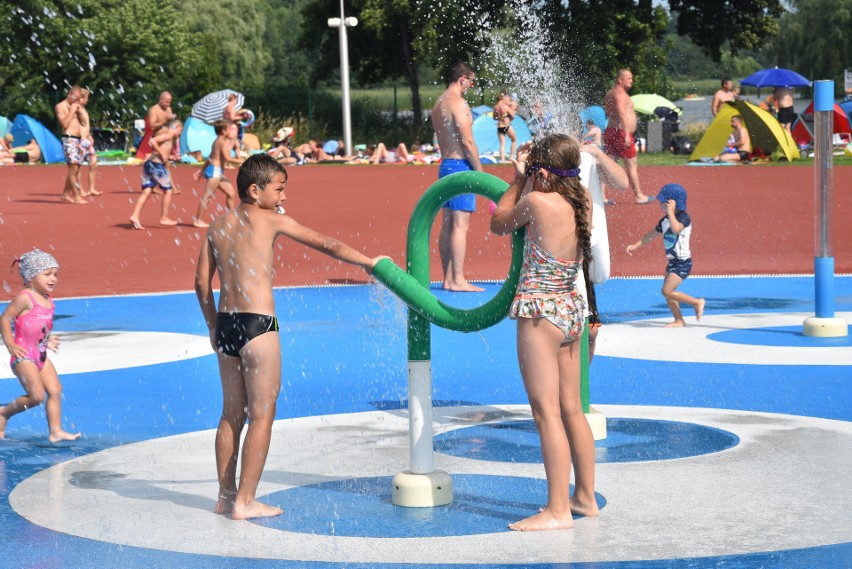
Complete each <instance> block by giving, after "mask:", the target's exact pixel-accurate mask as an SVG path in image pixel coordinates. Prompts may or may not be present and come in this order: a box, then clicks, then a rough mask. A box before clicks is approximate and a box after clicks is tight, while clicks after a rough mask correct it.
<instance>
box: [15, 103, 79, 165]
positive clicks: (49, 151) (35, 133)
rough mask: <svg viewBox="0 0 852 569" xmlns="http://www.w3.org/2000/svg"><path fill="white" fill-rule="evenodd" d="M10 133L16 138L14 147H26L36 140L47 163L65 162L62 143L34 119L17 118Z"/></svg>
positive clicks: (27, 117)
mask: <svg viewBox="0 0 852 569" xmlns="http://www.w3.org/2000/svg"><path fill="white" fill-rule="evenodd" d="M9 132H11V133H12V136H13V137H15V140H14V141H13V142H12V146H24V145H26V144H27V143H28V142H29V141H30V140H32V139H33V138H35V139H36V142H37V143H38V146H39V148H41V157H42V160H44V161H45V163H47V164H54V163H57V162H65V154H64V153H63V152H62V143H61V142H59V139H58V138H56V136H54V134H53V133H52V132H50V131H49V130H47V128H45V126H44V125H43V124H41V123H40V122H38V121H37V120H35V119H34V118H32V117H30V116H27V115H18V116H16V117H15V122H14V123H12V129H11V130H10V131H9Z"/></svg>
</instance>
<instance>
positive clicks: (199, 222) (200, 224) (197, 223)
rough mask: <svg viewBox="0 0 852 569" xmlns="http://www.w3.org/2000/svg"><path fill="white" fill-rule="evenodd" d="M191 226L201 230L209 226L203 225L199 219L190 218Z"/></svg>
mask: <svg viewBox="0 0 852 569" xmlns="http://www.w3.org/2000/svg"><path fill="white" fill-rule="evenodd" d="M192 224H193V225H194V226H195V227H200V228H202V229H204V228H205V227H210V224H209V223H204V222H203V221H201V220H200V219H198V218H197V217H193V218H192Z"/></svg>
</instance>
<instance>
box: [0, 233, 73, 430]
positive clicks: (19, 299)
mask: <svg viewBox="0 0 852 569" xmlns="http://www.w3.org/2000/svg"><path fill="white" fill-rule="evenodd" d="M15 262H17V263H19V269H20V271H21V278H22V279H23V280H24V287H25V288H24V290H22V291H21V292H20V293H18V295H17V296H16V297H15V298H14V299H13V300H12V302H10V303H9V305H8V306H6V309H5V310H4V311H3V315H2V316H0V333H2V335H3V343H4V344H6V349H7V350H9V354H10V355H11V357H12V359H11V360H10V362H9V365H10V366H11V368H12V371H13V372H14V373H15V376H17V378H18V381H20V382H21V385H22V386H23V388H24V390H25V391H26V394H25V395H21V396H20V397H18V398H17V399H15V400H14V401H12V402H11V403H7V404H6V405H3V406H0V439H2V438H4V437H5V435H6V423H7V422H8V420H9V418H11V417H13V416H14V415H17V414H18V413H21V412H23V411H26V410H27V409H30V408H32V407H35V406H37V405H40V404H41V403H42V402H43V401H45V399H46V400H47V401H46V403H45V411H46V414H47V425H48V427H49V429H50V434H49V436H48V438H49V439H50V442H52V443H56V442H59V441H71V440H74V439H77V438H79V437H80V433H68V432H66V431H65V430H63V429H62V423H61V418H62V402H61V400H60V399H61V395H62V384H61V383H60V382H59V376H58V375H57V374H56V368H54V367H53V363H52V362H51V361H50V360H49V359H47V350H52V351H54V352H55V351H57V350H58V349H59V339H58V338H56V337H55V336H51V334H50V332H51V331H52V330H53V300H52V299H51V293H52V292H53V289H54V287H56V280H57V278H56V272H57V271H58V270H59V263H57V262H56V259H54V258H53V256H52V255H50V254H49V253H45V252H43V251H39V250H38V249H33V250H32V251H31V252H29V253H26V254H24V255H21V258H20V259H16V260H15ZM13 322H14V325H15V330H14V335H13V333H12V323H13Z"/></svg>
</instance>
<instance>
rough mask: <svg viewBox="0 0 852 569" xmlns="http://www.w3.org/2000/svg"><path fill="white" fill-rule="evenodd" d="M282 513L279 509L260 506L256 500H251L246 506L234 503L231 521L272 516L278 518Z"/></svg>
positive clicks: (265, 505)
mask: <svg viewBox="0 0 852 569" xmlns="http://www.w3.org/2000/svg"><path fill="white" fill-rule="evenodd" d="M283 513H284V510H282V509H281V508H276V507H275V506H269V505H267V504H262V503H260V502H258V501H257V500H252V501H251V502H249V503H248V504H240V503H238V502H234V505H233V508H232V509H231V519H232V520H248V519H251V518H271V517H272V516H280V515H281V514H283Z"/></svg>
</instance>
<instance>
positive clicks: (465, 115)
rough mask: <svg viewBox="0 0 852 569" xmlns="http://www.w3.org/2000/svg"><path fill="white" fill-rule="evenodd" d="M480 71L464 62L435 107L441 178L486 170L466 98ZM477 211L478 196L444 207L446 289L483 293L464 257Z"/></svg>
mask: <svg viewBox="0 0 852 569" xmlns="http://www.w3.org/2000/svg"><path fill="white" fill-rule="evenodd" d="M475 77H476V72H475V71H474V70H473V68H472V67H471V66H470V65H469V64H467V63H464V62H459V63H456V64H455V65H454V66H453V68H452V69H451V70H450V77H449V85H448V86H447V90H446V91H444V93H443V94H442V95H441V96H440V97H438V100H437V101H436V102H435V106H434V107H432V127H433V128H434V129H435V135H436V136H437V138H438V146H439V147H440V149H441V169H440V171H439V173H438V177H439V178H443V177H444V176H449V175H450V174H455V173H456V172H464V171H468V170H475V171H477V172H481V171H482V164H481V163H480V162H479V149H478V148H477V147H476V141H475V140H474V139H473V116H472V115H471V114H470V107H468V105H467V101H465V100H464V95H465V93H467V91H468V90H469V89H470V88H471V87H473V84H474V81H475ZM474 211H476V196H475V195H474V194H463V195H460V196H456V197H454V198H453V199H451V200H450V201H448V202H447V203H446V204H444V214H443V221H444V223H443V225H442V226H441V234H440V236H439V237H438V249H439V251H440V252H441V266H442V267H443V269H444V290H452V291H460V292H482V291H484V290H485V289H483V288H480V287H478V286H474V285H472V284H471V283H469V282H468V281H467V279H465V277H464V257H465V252H466V251H467V233H468V231H469V230H470V218H471V215H472V214H473V212H474Z"/></svg>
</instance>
